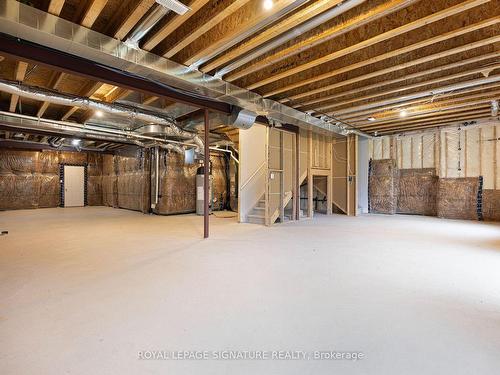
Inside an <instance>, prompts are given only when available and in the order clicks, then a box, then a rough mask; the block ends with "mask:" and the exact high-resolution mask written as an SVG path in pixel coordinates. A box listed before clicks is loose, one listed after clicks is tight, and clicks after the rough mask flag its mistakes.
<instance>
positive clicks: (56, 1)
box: [47, 0, 65, 16]
mask: <svg viewBox="0 0 500 375" xmlns="http://www.w3.org/2000/svg"><path fill="white" fill-rule="evenodd" d="M64 1H65V0H50V3H49V8H48V10H47V11H48V12H49V13H50V14H53V15H54V16H59V14H61V10H62V8H63V6H64Z"/></svg>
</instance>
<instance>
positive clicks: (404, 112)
mask: <svg viewBox="0 0 500 375" xmlns="http://www.w3.org/2000/svg"><path fill="white" fill-rule="evenodd" d="M406 116H408V112H407V111H406V110H405V109H403V110H401V112H399V117H406Z"/></svg>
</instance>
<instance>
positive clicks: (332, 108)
mask: <svg viewBox="0 0 500 375" xmlns="http://www.w3.org/2000/svg"><path fill="white" fill-rule="evenodd" d="M492 67H493V68H494V69H495V70H496V69H499V68H500V64H495V65H493V66H492ZM488 68H489V67H488ZM484 71H485V67H480V68H476V69H472V70H467V71H465V72H461V73H456V74H450V75H444V76H442V77H439V78H435V79H431V80H428V81H423V82H418V83H415V84H412V85H408V86H400V87H398V88H397V89H393V90H386V91H378V92H376V93H375V94H369V95H364V96H359V97H354V98H352V99H347V100H344V101H342V102H337V103H335V104H334V105H327V106H324V107H318V108H317V109H318V111H320V112H335V111H336V110H338V109H339V108H340V109H341V108H344V107H345V106H346V105H348V104H352V103H357V102H362V101H366V100H369V99H375V98H378V97H380V96H387V95H392V94H400V93H401V92H403V91H407V90H413V89H416V88H419V87H422V86H429V85H434V84H437V83H442V82H446V81H451V80H454V79H458V78H463V77H467V76H470V75H477V74H482V73H483V72H484Z"/></svg>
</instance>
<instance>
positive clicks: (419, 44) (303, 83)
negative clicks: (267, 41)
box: [263, 16, 500, 98]
mask: <svg viewBox="0 0 500 375" xmlns="http://www.w3.org/2000/svg"><path fill="white" fill-rule="evenodd" d="M498 23H500V16H495V17H492V18H489V19H487V20H483V21H480V22H477V23H475V24H472V25H468V26H464V27H461V28H459V29H456V30H452V31H449V32H447V33H444V34H442V35H438V36H434V37H431V38H429V39H425V40H423V41H420V42H417V43H414V44H411V45H409V46H406V47H402V48H399V49H396V50H394V51H390V52H387V53H384V54H382V55H378V56H374V57H372V58H370V59H367V60H364V61H360V62H358V63H356V64H352V65H348V66H345V67H342V68H339V69H335V70H332V71H330V72H327V73H324V74H321V75H318V76H315V77H313V78H309V79H305V80H302V81H299V82H296V83H293V84H290V85H284V86H282V87H280V88H278V89H275V90H272V91H269V92H265V93H264V94H263V96H264V97H265V98H268V97H272V96H275V95H277V94H281V93H283V92H286V91H290V90H293V89H297V88H299V87H303V86H306V85H309V84H311V83H316V82H319V81H322V80H324V79H327V78H331V77H334V76H336V75H339V74H342V73H346V72H349V71H351V70H354V69H358V68H362V67H365V66H368V65H371V64H375V63H378V62H380V61H383V60H387V59H390V58H393V57H396V56H399V55H403V54H405V53H408V52H412V51H415V50H418V49H420V48H423V47H427V46H430V45H433V44H435V43H439V42H444V41H446V40H449V39H453V38H458V37H459V36H461V35H464V34H467V33H470V32H473V31H476V30H480V29H483V28H486V27H489V26H493V25H496V24H498ZM489 43H491V42H489ZM464 47H465V46H464ZM444 53H446V51H444ZM306 92H309V91H306Z"/></svg>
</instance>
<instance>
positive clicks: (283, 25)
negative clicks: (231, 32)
mask: <svg viewBox="0 0 500 375" xmlns="http://www.w3.org/2000/svg"><path fill="white" fill-rule="evenodd" d="M341 1H342V0H320V1H318V2H315V3H313V4H311V5H310V6H308V7H307V8H304V9H303V10H301V11H300V12H297V13H295V14H292V15H291V16H289V17H285V18H284V19H283V20H282V21H280V22H279V23H278V24H276V25H274V26H273V27H270V28H268V29H266V30H264V31H262V32H259V33H256V34H255V36H253V37H252V38H250V39H249V40H248V41H246V42H244V43H242V44H240V45H239V46H237V47H235V48H232V49H231V50H230V51H229V52H227V53H224V54H223V55H221V56H219V57H217V58H216V59H213V60H212V61H210V62H209V63H208V64H206V65H204V66H203V67H202V71H204V72H209V71H211V70H214V69H216V68H218V67H220V66H221V65H223V64H225V63H227V62H229V61H231V60H233V59H236V58H237V57H239V56H242V55H243V54H244V53H247V52H249V51H251V50H253V49H254V48H257V47H258V46H260V45H262V44H264V43H266V42H268V41H269V40H271V39H273V38H275V37H277V36H278V35H281V34H283V33H284V32H286V31H288V30H290V29H292V28H294V27H296V26H297V25H299V24H301V23H304V22H306V21H307V20H309V19H311V18H313V17H315V16H317V15H318V14H321V13H322V12H324V11H326V10H329V9H331V8H333V7H335V6H337V4H338V3H340V2H341Z"/></svg>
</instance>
